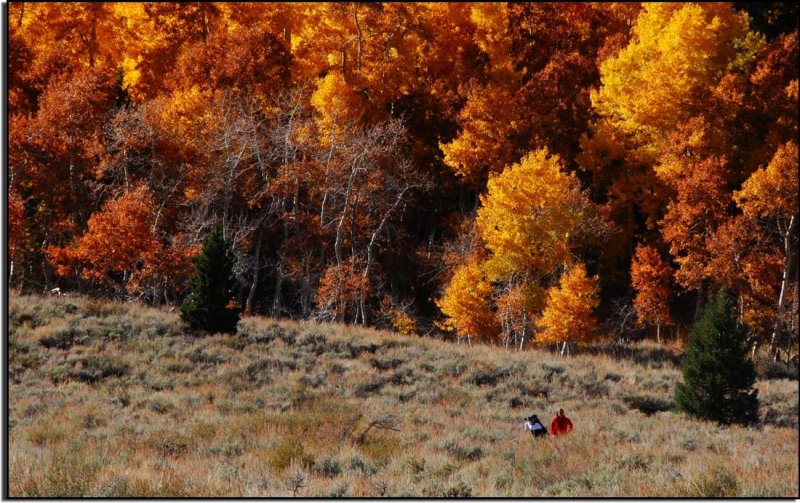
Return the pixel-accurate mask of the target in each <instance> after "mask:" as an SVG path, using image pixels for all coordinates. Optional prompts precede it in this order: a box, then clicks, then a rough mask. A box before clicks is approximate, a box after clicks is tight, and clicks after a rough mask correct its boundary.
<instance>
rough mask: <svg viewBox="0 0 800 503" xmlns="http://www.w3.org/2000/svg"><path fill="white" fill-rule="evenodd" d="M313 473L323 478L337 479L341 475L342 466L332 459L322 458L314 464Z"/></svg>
mask: <svg viewBox="0 0 800 503" xmlns="http://www.w3.org/2000/svg"><path fill="white" fill-rule="evenodd" d="M313 471H314V472H315V473H319V474H321V475H322V476H323V477H338V476H339V474H341V473H342V465H341V463H339V461H338V460H336V459H333V458H323V459H321V460H317V462H316V463H314V468H313Z"/></svg>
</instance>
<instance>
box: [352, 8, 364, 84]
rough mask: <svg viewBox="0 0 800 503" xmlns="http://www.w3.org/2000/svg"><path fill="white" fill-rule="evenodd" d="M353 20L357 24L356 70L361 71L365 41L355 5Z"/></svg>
mask: <svg viewBox="0 0 800 503" xmlns="http://www.w3.org/2000/svg"><path fill="white" fill-rule="evenodd" d="M353 20H354V22H355V24H356V34H357V36H356V70H358V71H359V72H360V71H361V46H362V41H363V38H364V37H363V34H362V33H361V24H360V23H359V22H358V4H357V3H354V4H353Z"/></svg>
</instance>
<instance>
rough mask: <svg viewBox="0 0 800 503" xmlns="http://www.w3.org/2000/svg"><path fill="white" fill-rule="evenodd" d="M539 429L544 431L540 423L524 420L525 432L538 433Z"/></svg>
mask: <svg viewBox="0 0 800 503" xmlns="http://www.w3.org/2000/svg"><path fill="white" fill-rule="evenodd" d="M541 429H544V426H542V423H540V422H538V421H537V422H536V423H531V422H530V421H528V420H527V419H526V420H525V431H539V430H541Z"/></svg>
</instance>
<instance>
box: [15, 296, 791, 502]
mask: <svg viewBox="0 0 800 503" xmlns="http://www.w3.org/2000/svg"><path fill="white" fill-rule="evenodd" d="M9 317H10V320H9V321H10V323H9V326H10V329H9V374H10V385H9V408H10V418H9V419H10V423H9V427H10V438H9V440H10V444H9V472H10V473H9V475H10V479H9V482H10V495H11V496H77V495H91V496H106V497H109V496H138V497H145V496H186V495H191V496H292V495H296V496H370V497H375V496H418V497H433V496H469V495H472V496H519V497H523V496H763V497H767V496H778V497H792V496H794V497H796V496H798V494H797V491H798V485H797V484H798V460H797V459H798V427H797V408H798V383H797V381H794V380H787V379H783V380H770V381H760V382H759V384H758V386H759V391H760V396H761V399H762V417H764V419H765V422H764V424H762V425H761V426H759V427H758V428H741V427H730V428H720V427H717V426H716V425H714V424H711V423H705V422H701V421H696V420H694V419H690V418H688V417H686V416H684V415H682V414H678V413H675V412H673V411H672V407H673V405H674V403H673V401H672V390H673V386H674V384H675V382H676V380H677V379H678V378H679V371H678V370H677V369H676V367H675V363H674V358H673V355H671V354H669V353H668V352H666V351H664V350H663V349H661V348H659V347H657V346H654V345H648V344H640V345H637V346H634V347H632V348H630V349H629V350H628V351H627V354H626V355H624V356H619V357H616V358H615V357H612V356H608V355H607V354H596V355H590V354H587V353H584V354H579V355H577V356H574V357H568V358H563V359H562V358H560V357H558V355H556V354H552V353H550V352H547V351H544V350H540V351H525V352H516V351H505V350H503V349H500V348H493V347H485V346H473V347H471V348H469V347H465V346H458V345H454V344H451V343H447V342H442V341H437V340H432V339H420V338H415V337H404V336H401V335H397V334H392V333H385V332H378V331H375V330H369V329H362V328H354V327H346V326H338V325H329V326H328V325H316V324H311V323H297V322H280V323H277V322H274V321H271V320H267V319H261V318H247V319H244V320H243V321H242V322H241V325H240V327H241V330H240V335H236V336H221V335H215V336H210V337H202V338H196V337H192V336H191V335H187V334H185V333H183V332H182V331H181V329H180V325H179V323H178V317H177V314H175V313H166V312H164V311H160V310H156V309H150V308H146V307H143V306H141V305H138V304H134V303H125V304H122V303H105V302H101V301H97V300H90V299H85V298H80V297H69V298H58V299H42V298H38V297H31V296H18V295H12V297H11V303H10V311H9ZM518 402H521V403H522V405H521V406H517V407H514V406H512V405H513V404H516V403H518ZM558 407H563V408H564V409H566V410H567V412H568V415H569V416H570V417H571V418H572V420H573V422H574V423H575V426H576V430H575V431H574V433H573V434H571V435H569V436H565V437H560V438H557V439H554V438H550V439H544V440H538V441H534V439H533V438H532V437H530V436H529V435H528V434H526V433H525V432H524V431H523V430H522V420H521V418H522V417H523V416H525V415H527V414H530V413H538V414H539V415H540V417H542V418H548V419H549V418H550V417H551V416H552V414H553V412H554V411H555V410H556V408H558ZM642 411H645V412H646V413H645V412H642ZM379 419H384V420H385V421H384V423H382V425H383V426H389V427H397V428H399V429H400V431H395V430H394V429H386V428H378V427H372V428H369V425H370V423H372V422H373V421H376V420H379Z"/></svg>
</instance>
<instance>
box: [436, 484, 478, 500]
mask: <svg viewBox="0 0 800 503" xmlns="http://www.w3.org/2000/svg"><path fill="white" fill-rule="evenodd" d="M443 496H445V497H446V498H471V497H472V488H471V487H469V486H468V485H467V484H465V483H464V482H462V481H459V482H458V483H457V484H454V485H451V486H450V487H448V488H447V489H446V490H445V492H444V495H443Z"/></svg>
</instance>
